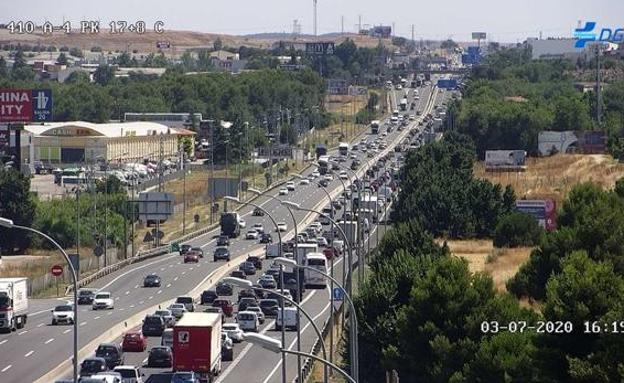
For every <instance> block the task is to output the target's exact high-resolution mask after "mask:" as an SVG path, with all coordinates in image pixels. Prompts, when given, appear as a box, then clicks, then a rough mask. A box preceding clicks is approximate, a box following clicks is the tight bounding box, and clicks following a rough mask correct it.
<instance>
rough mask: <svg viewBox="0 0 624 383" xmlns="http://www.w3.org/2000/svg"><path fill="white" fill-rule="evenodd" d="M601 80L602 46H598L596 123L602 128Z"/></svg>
mask: <svg viewBox="0 0 624 383" xmlns="http://www.w3.org/2000/svg"><path fill="white" fill-rule="evenodd" d="M600 82H601V78H600V44H596V121H597V122H598V127H601V126H602V90H601V89H600V88H601V84H600Z"/></svg>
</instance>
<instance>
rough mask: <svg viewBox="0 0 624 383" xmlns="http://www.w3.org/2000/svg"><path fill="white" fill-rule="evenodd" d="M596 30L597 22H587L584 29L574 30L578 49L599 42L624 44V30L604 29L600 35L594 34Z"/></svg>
mask: <svg viewBox="0 0 624 383" xmlns="http://www.w3.org/2000/svg"><path fill="white" fill-rule="evenodd" d="M594 29H596V22H595V21H587V22H585V26H584V27H583V28H576V29H575V30H574V37H576V43H575V44H574V46H575V47H576V48H584V47H585V44H586V43H588V42H591V41H598V42H601V43H605V42H611V43H616V44H621V43H623V42H624V28H616V29H615V30H613V29H610V28H602V30H601V31H600V34H599V35H598V34H597V33H596V32H594Z"/></svg>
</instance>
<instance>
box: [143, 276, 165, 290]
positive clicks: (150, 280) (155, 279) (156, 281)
mask: <svg viewBox="0 0 624 383" xmlns="http://www.w3.org/2000/svg"><path fill="white" fill-rule="evenodd" d="M160 284H161V281H160V277H159V276H158V275H156V274H150V275H148V276H146V277H145V278H144V279H143V287H160Z"/></svg>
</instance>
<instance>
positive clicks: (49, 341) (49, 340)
mask: <svg viewBox="0 0 624 383" xmlns="http://www.w3.org/2000/svg"><path fill="white" fill-rule="evenodd" d="M52 342H54V338H50V339H48V340H46V341H45V342H43V344H48V343H52Z"/></svg>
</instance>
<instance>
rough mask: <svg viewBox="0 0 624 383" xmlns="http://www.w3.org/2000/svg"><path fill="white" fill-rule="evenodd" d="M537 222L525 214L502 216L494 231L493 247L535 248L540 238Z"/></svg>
mask: <svg viewBox="0 0 624 383" xmlns="http://www.w3.org/2000/svg"><path fill="white" fill-rule="evenodd" d="M542 232H543V230H542V228H541V227H540V226H539V225H538V223H537V220H536V219H535V218H534V217H532V216H530V215H528V214H525V213H519V212H513V213H510V214H507V215H505V216H503V217H502V218H501V219H500V221H499V222H498V224H497V225H496V229H495V231H494V246H496V247H518V246H535V245H537V244H538V242H539V240H540V237H541V236H542Z"/></svg>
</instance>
